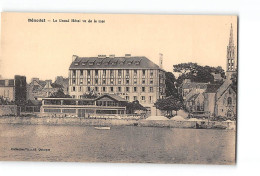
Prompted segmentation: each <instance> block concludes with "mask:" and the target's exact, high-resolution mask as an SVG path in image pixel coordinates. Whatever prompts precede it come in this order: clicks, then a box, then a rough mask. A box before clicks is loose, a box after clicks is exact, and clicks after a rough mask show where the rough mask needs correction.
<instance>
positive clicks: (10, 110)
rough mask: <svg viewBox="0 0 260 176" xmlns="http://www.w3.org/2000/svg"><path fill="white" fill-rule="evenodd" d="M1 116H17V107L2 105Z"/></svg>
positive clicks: (0, 107)
mask: <svg viewBox="0 0 260 176" xmlns="http://www.w3.org/2000/svg"><path fill="white" fill-rule="evenodd" d="M0 116H17V106H16V105H0Z"/></svg>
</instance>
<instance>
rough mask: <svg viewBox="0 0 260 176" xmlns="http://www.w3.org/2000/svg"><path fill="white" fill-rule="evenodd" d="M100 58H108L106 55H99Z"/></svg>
mask: <svg viewBox="0 0 260 176" xmlns="http://www.w3.org/2000/svg"><path fill="white" fill-rule="evenodd" d="M98 58H100V59H104V58H106V55H102V54H101V55H98Z"/></svg>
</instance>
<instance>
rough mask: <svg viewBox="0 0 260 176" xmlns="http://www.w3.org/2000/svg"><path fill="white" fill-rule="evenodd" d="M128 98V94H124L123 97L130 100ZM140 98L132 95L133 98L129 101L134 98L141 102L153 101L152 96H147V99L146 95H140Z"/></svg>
mask: <svg viewBox="0 0 260 176" xmlns="http://www.w3.org/2000/svg"><path fill="white" fill-rule="evenodd" d="M129 98H130V97H129V96H125V99H126V100H127V101H130V99H129ZM140 98H141V99H140V100H139V99H138V96H133V99H132V100H131V101H136V100H138V101H141V102H142V103H145V102H149V103H153V96H149V97H148V99H146V96H141V97H140Z"/></svg>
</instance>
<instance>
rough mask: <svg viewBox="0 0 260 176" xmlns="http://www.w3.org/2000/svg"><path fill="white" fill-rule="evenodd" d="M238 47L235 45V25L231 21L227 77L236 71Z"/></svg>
mask: <svg viewBox="0 0 260 176" xmlns="http://www.w3.org/2000/svg"><path fill="white" fill-rule="evenodd" d="M235 61H236V47H235V45H234V37H233V27H232V23H231V28H230V36H229V43H228V46H227V79H230V78H231V76H232V74H233V73H234V72H236V63H235Z"/></svg>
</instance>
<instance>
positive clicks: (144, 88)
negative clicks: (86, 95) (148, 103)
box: [71, 86, 153, 92]
mask: <svg viewBox="0 0 260 176" xmlns="http://www.w3.org/2000/svg"><path fill="white" fill-rule="evenodd" d="M107 88H109V91H110V92H114V91H115V90H116V89H117V92H122V87H102V90H101V91H102V92H107ZM92 90H94V91H95V92H98V91H100V90H99V87H95V88H94V89H93V88H92V89H91V87H87V89H86V91H88V92H90V91H92ZM71 91H72V92H75V91H76V87H75V86H73V87H72V88H71ZM78 91H79V92H82V91H83V87H81V86H80V87H79V89H78ZM137 91H138V90H137V87H133V90H132V92H137ZM125 92H130V87H125ZM141 92H146V87H141ZM149 92H153V87H150V88H149Z"/></svg>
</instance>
